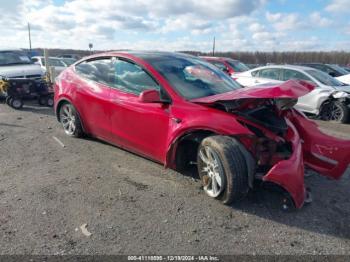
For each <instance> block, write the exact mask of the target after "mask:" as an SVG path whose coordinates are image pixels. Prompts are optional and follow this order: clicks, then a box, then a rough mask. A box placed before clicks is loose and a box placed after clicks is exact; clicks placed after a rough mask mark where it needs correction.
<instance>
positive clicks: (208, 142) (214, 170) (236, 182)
mask: <svg viewBox="0 0 350 262" xmlns="http://www.w3.org/2000/svg"><path fill="white" fill-rule="evenodd" d="M240 147H241V145H240V144H239V142H238V141H237V140H235V139H234V138H231V137H227V136H211V137H207V138H205V139H204V140H203V141H202V142H201V144H200V146H199V148H198V154H197V164H198V165H197V167H198V173H199V176H200V178H201V180H202V183H203V187H204V191H205V192H206V193H207V195H209V196H211V197H213V198H215V199H218V200H220V201H221V202H222V203H224V204H230V203H232V202H237V201H239V200H241V199H243V198H244V197H245V196H246V195H247V193H248V190H249V185H248V170H247V164H246V159H245V157H244V154H243V153H242V151H241V149H240Z"/></svg>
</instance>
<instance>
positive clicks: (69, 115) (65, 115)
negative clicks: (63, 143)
mask: <svg viewBox="0 0 350 262" xmlns="http://www.w3.org/2000/svg"><path fill="white" fill-rule="evenodd" d="M60 112H61V115H60V120H61V123H62V125H63V129H64V132H65V133H66V134H67V135H70V136H72V135H74V133H75V130H76V117H75V113H74V109H73V106H72V105H70V104H64V105H63V106H62V108H61V111H60Z"/></svg>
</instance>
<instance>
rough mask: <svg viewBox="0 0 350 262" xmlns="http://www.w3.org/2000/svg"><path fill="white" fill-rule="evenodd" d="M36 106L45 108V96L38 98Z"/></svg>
mask: <svg viewBox="0 0 350 262" xmlns="http://www.w3.org/2000/svg"><path fill="white" fill-rule="evenodd" d="M38 104H39V105H41V106H46V105H47V97H46V96H39V98H38Z"/></svg>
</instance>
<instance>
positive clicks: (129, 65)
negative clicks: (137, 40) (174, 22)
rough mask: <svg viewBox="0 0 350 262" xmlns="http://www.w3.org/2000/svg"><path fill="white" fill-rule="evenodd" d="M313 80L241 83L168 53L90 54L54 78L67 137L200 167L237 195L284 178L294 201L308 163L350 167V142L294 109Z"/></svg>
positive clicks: (299, 201)
mask: <svg viewBox="0 0 350 262" xmlns="http://www.w3.org/2000/svg"><path fill="white" fill-rule="evenodd" d="M313 88H314V87H313V86H312V85H310V84H308V83H307V82H296V81H288V82H285V83H283V84H279V85H274V86H273V85H272V86H264V87H255V88H248V89H243V88H241V87H240V85H239V84H237V83H236V82H235V81H234V80H233V79H231V78H230V77H229V76H227V75H226V74H225V73H223V72H222V71H221V70H220V69H218V68H216V67H215V66H213V65H211V64H210V63H208V62H206V61H204V60H202V59H200V58H198V57H194V56H190V55H185V54H179V53H168V52H136V51H130V52H108V53H103V54H98V55H94V56H91V57H88V58H84V59H83V60H80V61H79V62H77V63H75V64H74V65H72V66H71V67H69V68H68V69H67V70H65V71H64V72H63V73H62V74H61V75H60V76H59V77H58V78H57V79H56V83H55V112H56V115H57V118H58V121H60V122H61V123H62V126H63V129H64V131H65V133H66V134H67V135H70V136H75V137H79V136H82V135H83V134H84V133H85V134H88V135H90V136H93V137H96V138H98V139H101V140H104V141H107V142H109V143H112V144H114V145H117V146H119V147H121V148H124V149H126V150H129V151H132V152H134V153H136V154H139V155H141V156H144V157H146V158H149V159H151V160H153V161H156V162H159V163H162V164H163V165H164V166H165V167H169V168H173V169H176V170H179V171H181V172H186V171H187V170H191V169H192V170H196V172H198V174H199V177H200V178H201V181H202V183H203V188H204V191H205V192H206V194H208V195H209V196H210V197H213V198H216V199H219V200H221V201H222V202H223V203H225V204H229V203H231V202H235V201H239V200H240V199H242V198H244V197H245V196H246V194H247V192H248V191H249V190H250V189H251V188H252V187H253V186H254V184H255V183H254V181H256V180H260V181H262V182H264V183H272V184H273V185H277V186H278V187H279V188H281V189H282V190H283V192H285V193H287V194H288V195H289V196H290V199H291V200H292V203H293V204H294V206H295V207H296V208H300V207H302V206H303V204H304V202H305V199H306V198H307V190H306V187H305V184H304V171H305V168H309V169H313V170H315V171H317V172H318V173H320V174H322V175H324V176H327V177H329V178H334V179H338V178H340V177H341V176H342V175H343V174H345V173H349V172H350V165H349V160H350V141H347V140H341V139H337V138H334V137H332V136H329V135H326V134H324V133H322V132H321V131H320V130H319V129H318V127H317V125H316V124H315V123H314V122H313V121H311V120H308V119H307V118H306V117H305V116H304V115H303V114H302V113H301V112H299V111H297V110H296V109H294V108H293V106H294V105H295V104H296V102H297V99H298V97H301V96H303V95H305V94H307V93H308V92H310V91H311V90H312V89H313Z"/></svg>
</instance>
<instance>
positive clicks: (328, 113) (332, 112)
mask: <svg viewBox="0 0 350 262" xmlns="http://www.w3.org/2000/svg"><path fill="white" fill-rule="evenodd" d="M320 118H321V119H322V120H325V121H336V122H339V123H347V122H348V121H349V108H348V107H347V106H346V105H345V104H344V103H341V102H339V101H332V102H327V103H325V104H324V105H323V106H322V108H321V112H320Z"/></svg>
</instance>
